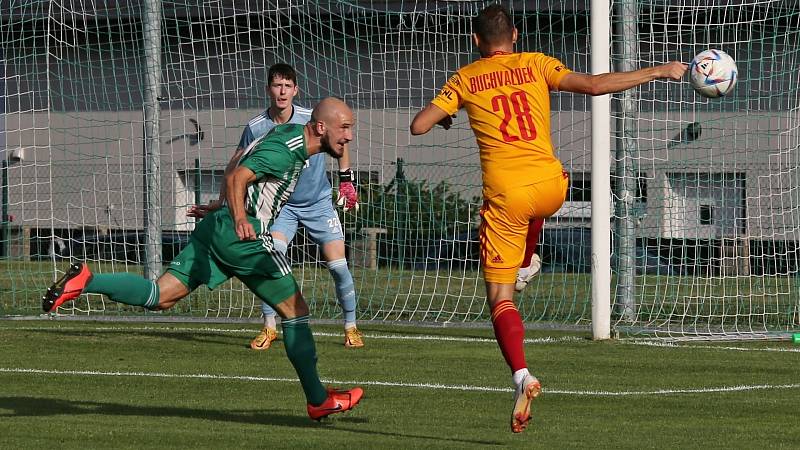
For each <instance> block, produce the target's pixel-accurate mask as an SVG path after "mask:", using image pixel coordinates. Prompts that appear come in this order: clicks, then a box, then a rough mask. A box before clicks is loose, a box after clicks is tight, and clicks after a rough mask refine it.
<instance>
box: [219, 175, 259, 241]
mask: <svg viewBox="0 0 800 450" xmlns="http://www.w3.org/2000/svg"><path fill="white" fill-rule="evenodd" d="M254 181H256V174H255V173H253V171H252V170H250V169H248V168H247V167H243V166H238V167H236V168H235V169H234V170H233V172H231V173H230V174H228V175H227V176H225V184H226V188H227V189H226V195H225V200H226V201H227V202H228V209H230V211H231V217H233V223H234V226H235V228H236V235H237V236H239V239H242V240H254V239H256V232H255V229H254V228H253V225H252V224H251V223H250V221H249V220H247V213H246V212H245V209H244V206H245V205H244V199H245V196H246V195H247V185H248V184H250V183H252V182H254Z"/></svg>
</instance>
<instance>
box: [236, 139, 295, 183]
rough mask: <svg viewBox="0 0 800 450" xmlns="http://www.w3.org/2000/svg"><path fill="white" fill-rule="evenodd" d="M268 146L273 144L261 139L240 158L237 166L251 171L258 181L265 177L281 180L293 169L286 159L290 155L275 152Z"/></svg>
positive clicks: (289, 159) (289, 161)
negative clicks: (269, 176) (270, 176)
mask: <svg viewBox="0 0 800 450" xmlns="http://www.w3.org/2000/svg"><path fill="white" fill-rule="evenodd" d="M270 145H274V143H270V142H269V141H268V140H266V139H262V140H261V141H260V142H259V143H257V144H256V145H255V147H254V148H253V149H252V150H250V152H249V153H247V154H246V155H245V156H244V157H243V158H242V161H241V162H240V163H239V165H240V166H243V167H247V168H248V169H250V170H252V171H253V173H254V174H255V175H256V179H259V180H260V179H262V178H264V177H265V176H267V175H272V176H275V177H278V178H283V177H284V176H286V174H287V173H289V172H291V169H292V168H293V164H292V160H291V158H289V157H287V156H288V155H290V153H289V152H288V151H283V152H280V151H276V150H274V149H272V148H271V146H270Z"/></svg>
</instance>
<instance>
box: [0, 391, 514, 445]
mask: <svg viewBox="0 0 800 450" xmlns="http://www.w3.org/2000/svg"><path fill="white" fill-rule="evenodd" d="M0 410H10V411H11V412H10V413H0V418H2V417H15V416H16V417H40V416H58V415H80V414H101V415H108V416H140V417H147V418H154V419H155V418H158V417H180V418H186V419H201V420H213V421H220V422H234V423H243V424H255V425H262V424H269V425H277V426H285V427H296V428H312V427H313V428H329V427H330V428H334V427H335V429H336V430H337V431H344V432H349V433H360V434H365V435H372V436H374V435H381V436H391V437H400V438H411V439H426V440H431V441H441V442H461V443H466V444H481V445H502V443H501V442H497V441H489V440H474V439H452V438H442V437H440V436H435V435H434V436H426V435H419V434H406V433H393V432H387V431H375V430H374V429H368V430H362V429H358V428H352V427H350V426H348V427H343V426H342V425H344V424H347V425H354V424H366V423H368V422H369V420H368V419H366V418H362V417H352V416H348V415H344V416H337V417H336V418H335V419H334V420H335V422H333V421H329V420H323V421H322V422H315V421H312V420H311V419H309V418H308V417H305V416H287V415H284V414H275V413H269V412H264V411H263V410H258V411H253V410H238V411H237V410H234V411H215V410H210V409H195V408H180V407H173V406H134V405H126V404H120V403H101V402H89V401H78V400H63V399H53V398H41V397H0Z"/></svg>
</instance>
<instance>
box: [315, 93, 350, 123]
mask: <svg viewBox="0 0 800 450" xmlns="http://www.w3.org/2000/svg"><path fill="white" fill-rule="evenodd" d="M339 118H350V119H352V118H353V111H352V110H351V109H350V107H349V106H347V103H345V102H343V101H341V100H339V99H338V98H336V97H327V98H324V99H322V101H321V102H319V103H318V104H317V106H316V107H315V108H314V111H312V112H311V120H312V121H313V122H325V123H332V122H333V121H335V120H337V119H339Z"/></svg>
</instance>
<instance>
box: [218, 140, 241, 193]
mask: <svg viewBox="0 0 800 450" xmlns="http://www.w3.org/2000/svg"><path fill="white" fill-rule="evenodd" d="M243 154H244V149H243V148H241V147H239V148H237V149H236V151H235V152H233V156H231V160H230V161H228V165H227V166H225V174H224V175H223V176H224V178H225V179H226V180H227V178H228V175H229V174H231V173H232V172H233V170H234V169H236V165H237V164H239V160H240V159H242V155H243ZM226 185H227V181H223V182H222V186H221V187H220V189H219V201H220V203H221V202H222V201H223V200H225V193H226V188H227V186H226Z"/></svg>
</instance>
